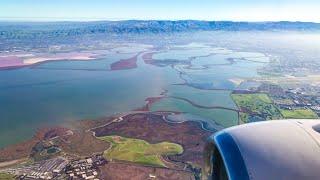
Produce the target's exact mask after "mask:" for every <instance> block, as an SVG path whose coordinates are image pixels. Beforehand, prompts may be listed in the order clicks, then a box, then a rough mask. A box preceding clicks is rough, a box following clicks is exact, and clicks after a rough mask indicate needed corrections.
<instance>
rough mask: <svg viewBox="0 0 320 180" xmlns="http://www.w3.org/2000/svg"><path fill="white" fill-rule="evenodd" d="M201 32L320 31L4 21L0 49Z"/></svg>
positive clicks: (260, 25)
mask: <svg viewBox="0 0 320 180" xmlns="http://www.w3.org/2000/svg"><path fill="white" fill-rule="evenodd" d="M197 31H319V32H320V23H312V22H287V21H282V22H231V21H195V20H184V21H156V20H153V21H140V20H128V21H96V22H0V50H10V49H14V48H21V47H22V48H30V49H32V48H35V47H46V46H48V45H49V44H70V43H78V42H79V41H82V42H83V41H88V39H87V38H88V37H90V38H91V39H100V38H107V39H110V38H124V37H126V36H118V35H130V36H131V35H139V34H140V35H148V34H172V33H178V32H197Z"/></svg>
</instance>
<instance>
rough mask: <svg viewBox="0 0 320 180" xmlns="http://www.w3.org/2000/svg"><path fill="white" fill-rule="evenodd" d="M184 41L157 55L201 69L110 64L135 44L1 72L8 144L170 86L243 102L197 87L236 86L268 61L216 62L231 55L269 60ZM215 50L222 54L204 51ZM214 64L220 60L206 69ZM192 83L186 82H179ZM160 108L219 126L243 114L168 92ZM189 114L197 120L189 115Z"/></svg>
mask: <svg viewBox="0 0 320 180" xmlns="http://www.w3.org/2000/svg"><path fill="white" fill-rule="evenodd" d="M179 48H180V49H179ZM179 48H173V50H170V49H169V50H168V49H166V51H165V53H161V54H156V55H155V56H154V58H159V59H182V60H184V59H188V58H189V57H194V58H191V59H192V62H191V63H190V64H191V67H192V66H194V67H197V68H199V67H200V68H199V69H192V68H191V67H189V68H188V67H187V66H186V65H182V64H174V65H173V66H169V65H168V66H165V67H157V66H155V65H149V64H145V63H144V61H143V60H142V58H141V55H140V56H139V58H138V62H137V65H138V67H137V68H135V69H128V70H119V71H111V70H110V64H112V63H113V62H116V61H118V60H120V59H126V58H130V57H132V56H134V55H135V54H136V53H138V52H140V51H141V49H139V50H137V51H136V52H132V51H133V50H132V49H130V51H129V52H124V53H122V54H121V53H119V52H112V53H110V54H108V55H106V57H104V58H101V59H99V60H93V61H57V62H53V61H52V62H47V63H43V64H40V65H39V66H36V67H33V68H31V67H25V68H20V69H13V70H2V71H0V123H1V126H0V147H4V146H6V145H9V144H13V143H17V142H20V141H23V140H26V139H28V138H30V137H31V136H32V135H33V134H34V132H35V130H36V129H37V128H39V127H41V126H47V125H57V124H63V123H65V122H68V121H74V120H81V119H95V118H98V117H102V116H110V115H113V114H116V113H121V112H127V111H131V110H133V109H137V108H140V107H142V106H144V105H145V103H146V102H145V99H146V98H148V97H155V96H160V94H161V93H162V92H163V91H164V90H168V92H167V95H169V96H178V97H181V98H186V99H188V100H190V101H192V102H194V103H196V104H198V105H202V106H223V107H227V108H236V106H235V104H234V103H233V101H232V100H231V98H230V96H229V95H230V93H231V91H230V90H225V91H210V90H201V89H196V88H193V87H197V88H204V89H210V88H221V89H232V88H234V87H236V85H235V84H233V83H232V82H231V81H230V80H229V79H230V78H233V77H253V76H257V73H256V70H257V68H259V67H261V66H262V65H263V64H262V63H259V62H252V61H243V60H242V61H236V63H233V64H231V65H224V66H220V65H219V67H218V66H214V65H218V64H219V63H221V62H228V61H226V60H225V59H224V58H234V57H238V58H240V57H246V56H250V57H251V58H252V57H253V56H254V58H253V59H255V60H256V59H259V57H261V58H264V61H265V58H266V57H265V56H264V55H262V54H257V53H250V54H248V53H235V52H232V51H229V50H226V49H217V48H213V47H207V46H205V45H203V46H199V47H195V48H196V49H193V47H192V46H190V47H189V46H187V48H185V47H183V48H181V47H179ZM177 49H178V50H177ZM121 50H122V51H124V49H121ZM162 52H164V51H162ZM210 53H215V54H216V56H215V55H212V56H208V57H198V58H197V57H196V56H207V55H209V54H210ZM217 53H218V54H217ZM219 53H220V54H219ZM197 60H198V61H197ZM208 64H213V66H210V68H207V69H203V68H201V67H203V66H204V65H208ZM181 72H182V73H183V75H182V76H181V77H182V78H183V79H181V77H180V73H181ZM185 82H187V84H186V85H180V86H173V85H172V84H183V83H185ZM189 86H193V87H189ZM152 110H168V111H170V110H181V111H184V112H186V113H187V114H190V115H194V116H189V117H199V118H197V119H201V121H208V122H210V123H211V122H212V127H214V126H215V125H214V124H215V123H218V124H219V125H221V126H223V127H229V126H233V125H236V124H237V121H238V119H237V118H238V116H237V113H236V112H234V111H229V110H224V109H202V108H199V107H195V106H192V105H191V104H190V103H186V102H185V101H181V100H178V99H169V100H168V99H166V100H165V99H164V101H160V102H158V103H156V104H154V106H152ZM185 117H186V120H189V118H188V116H185ZM192 119H195V118H190V120H192ZM210 123H209V124H210Z"/></svg>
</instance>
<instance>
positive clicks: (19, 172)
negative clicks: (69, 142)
mask: <svg viewBox="0 0 320 180" xmlns="http://www.w3.org/2000/svg"><path fill="white" fill-rule="evenodd" d="M106 163H107V161H106V160H105V159H104V158H103V156H102V154H99V155H93V156H91V157H87V158H84V159H78V160H69V159H67V158H65V157H60V156H59V157H56V158H52V159H49V160H43V161H39V162H36V163H32V164H31V165H22V166H18V167H15V168H9V169H6V170H5V172H6V173H9V174H13V175H15V176H16V177H18V179H21V180H36V179H37V180H47V179H57V180H65V179H68V180H76V179H81V180H83V179H91V180H98V174H99V173H98V166H102V165H104V164H106Z"/></svg>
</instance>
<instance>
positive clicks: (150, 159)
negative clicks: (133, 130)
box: [99, 136, 183, 167]
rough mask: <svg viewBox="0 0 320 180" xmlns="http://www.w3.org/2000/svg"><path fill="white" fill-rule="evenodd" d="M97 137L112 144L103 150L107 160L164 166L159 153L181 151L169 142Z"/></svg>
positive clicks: (176, 152) (179, 152) (181, 149)
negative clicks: (152, 142) (156, 142)
mask: <svg viewBox="0 0 320 180" xmlns="http://www.w3.org/2000/svg"><path fill="white" fill-rule="evenodd" d="M99 139H101V140H104V141H108V142H110V143H111V144H112V146H111V148H110V149H108V150H106V151H105V152H104V156H105V158H106V159H108V160H113V159H114V160H122V161H129V162H134V163H140V164H145V165H153V166H162V167H164V166H165V164H164V163H163V162H162V160H161V155H174V154H181V153H182V152H183V148H182V146H180V145H178V144H174V143H169V142H161V143H158V144H149V143H148V142H146V141H144V140H140V139H132V138H125V137H120V136H104V137H99Z"/></svg>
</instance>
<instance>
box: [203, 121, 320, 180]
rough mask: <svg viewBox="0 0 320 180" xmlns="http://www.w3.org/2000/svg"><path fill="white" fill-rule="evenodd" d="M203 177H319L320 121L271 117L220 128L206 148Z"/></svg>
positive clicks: (261, 179) (266, 179) (246, 179)
mask: <svg viewBox="0 0 320 180" xmlns="http://www.w3.org/2000/svg"><path fill="white" fill-rule="evenodd" d="M205 161H206V162H205V164H206V167H205V168H204V172H203V175H204V179H212V180H224V179H230V180H251V179H255V180H273V179H288V180H294V179H299V180H300V179H320V122H319V121H318V120H274V121H265V122H258V123H249V124H245V125H240V126H236V127H232V128H228V129H225V130H222V131H220V132H217V133H215V134H214V135H212V136H211V137H209V139H208V142H207V145H206V147H205Z"/></svg>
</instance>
